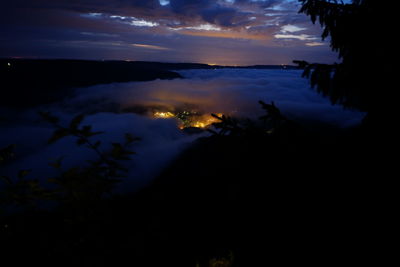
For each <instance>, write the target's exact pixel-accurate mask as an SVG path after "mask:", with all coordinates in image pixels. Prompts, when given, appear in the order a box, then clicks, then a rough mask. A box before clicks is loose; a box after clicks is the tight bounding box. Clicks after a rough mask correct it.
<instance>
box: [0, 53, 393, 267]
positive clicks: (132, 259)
mask: <svg viewBox="0 0 400 267" xmlns="http://www.w3.org/2000/svg"><path fill="white" fill-rule="evenodd" d="M42 63H43V66H42V67H40V68H39V67H38V66H37V65H35V64H39V63H38V62H36V63H34V64H33V63H32V64H33V65H35V67H31V68H33V69H35V70H34V71H33V72H32V73H35V75H32V76H31V77H30V76H29V75H28V76H26V77H27V79H26V80H25V81H19V80H18V79H17V78H16V77H18V75H17V74H18V73H20V71H21V72H22V73H27V72H28V69H29V68H28V67H27V66H28V65H29V64H30V63H29V62H25V65H24V67H23V68H21V70H18V71H12V73H13V74H10V76H8V77H7V78H4V79H8V82H10V83H11V81H14V82H15V83H16V84H18V86H17V85H15V84H14V85H13V86H17V88H19V89H22V88H23V87H21V86H23V84H24V83H27V81H29V80H30V81H37V82H38V83H37V84H36V85H35V86H39V81H41V80H43V79H44V78H43V77H49V83H48V86H50V85H52V82H55V83H57V81H59V80H60V77H62V79H64V77H67V76H68V77H70V78H69V79H67V81H68V82H66V84H64V85H63V86H77V85H78V84H80V85H82V86H85V85H90V84H92V83H93V80H91V79H90V78H88V77H101V78H100V79H104V80H102V82H115V81H116V80H115V77H120V81H127V80H130V79H136V80H140V79H142V80H147V79H153V78H160V76H162V77H163V78H174V77H178V76H177V74H176V73H173V72H169V71H166V70H160V69H159V68H158V69H157V71H159V72H157V71H155V72H154V71H150V72H146V74H143V73H141V72H140V71H142V70H143V69H142V68H141V69H140V71H139V70H138V68H137V67H134V65H129V64H128V65H124V63H121V62H119V63H113V62H108V63H104V64H105V65H102V64H103V63H93V62H85V63H82V62H81V63H80V64H78V65H79V66H80V67H77V65H76V62H75V61H68V62H64V63H63V67H62V68H61V70H62V71H60V69H57V70H53V69H52V68H51V69H49V65H47V67H46V64H48V63H46V62H42ZM14 64H16V65H17V68H18V62H16V63H15V62H11V67H10V68H13V65H14ZM86 64H87V65H86ZM107 64H111V65H107ZM113 64H116V65H113ZM52 66H53V67H54V65H52ZM84 66H85V67H84ZM90 66H91V68H89V67H90ZM105 66H108V67H105ZM129 66H131V67H132V66H133V67H132V69H130V68H131V67H129ZM46 68H47V71H48V72H46V71H45V72H43V73H42V72H41V71H43V70H46ZM110 68H112V69H113V70H114V72H113V74H112V75H111V74H110V75H111V76H107V75H109V74H107V73H108V71H107V70H109V69H110ZM18 69H19V68H18ZM127 69H130V70H131V71H127ZM39 70H41V71H39ZM94 70H96V71H94ZM152 70H154V69H152ZM2 71H5V70H2ZM86 71H88V72H89V73H91V74H90V75H94V76H90V75H89V76H82V74H79V73H81V72H83V73H85V72H86ZM125 71H127V72H125ZM135 71H136V72H135ZM128 72H129V75H128ZM49 73H51V74H49ZM71 73H72V74H71ZM99 73H101V74H102V75H99ZM132 73H134V74H133V76H132ZM135 73H136V74H135ZM155 73H156V74H155ZM13 75H15V76H13ZM24 75H25V74H24ZM36 75H40V76H36ZM48 75H50V76H48ZM52 75H54V77H55V78H54V80H53V78H52ZM57 75H59V76H57ZM125 75H126V76H125ZM135 75H138V76H135ZM141 75H144V76H141ZM163 75H164V76H163ZM10 77H14V78H13V79H11V78H10ZM79 77H80V78H79ZM82 77H86V78H84V79H83V78H82ZM128 77H129V78H128ZM94 79H98V78H94ZM125 79H126V80H125ZM45 80H46V79H45ZM97 82H99V81H96V83H97ZM46 83H47V82H46ZM47 88H50V87H47ZM22 90H23V89H22ZM3 93H4V92H3ZM17 96H18V94H15V97H17ZM7 97H8V98H7V99H9V101H11V100H10V99H14V98H12V97H13V95H11V98H10V96H7ZM2 99H3V98H2ZM15 100H17V98H15ZM49 100H50V99H49ZM2 101H4V100H2ZM21 101H22V102H23V103H24V104H32V103H31V102H30V101H33V100H32V99H31V98H27V99H25V100H24V98H21ZM17 102H18V101H17ZM33 103H36V102H33ZM278 115H279V113H278ZM279 120H281V119H279ZM279 120H278V124H276V126H274V127H272V128H269V130H268V131H266V130H263V129H258V128H253V127H251V126H250V127H247V128H246V129H242V130H240V129H239V130H237V129H233V132H232V131H231V133H230V134H226V135H224V134H214V135H212V136H211V137H209V138H203V139H200V140H198V141H197V143H196V144H195V145H194V146H193V147H192V148H190V149H188V150H187V151H186V152H185V153H183V154H182V155H181V156H180V158H179V159H178V160H176V161H175V162H174V164H172V165H171V166H170V167H169V168H168V169H167V170H165V171H164V172H163V173H162V174H161V175H160V177H158V178H157V179H156V180H155V181H154V182H153V183H152V184H151V185H149V186H147V187H146V188H144V189H143V190H141V191H139V192H137V193H135V194H131V195H122V196H121V195H111V196H107V197H105V198H103V199H101V200H98V201H80V200H76V201H69V202H63V203H61V204H60V205H58V206H57V207H56V208H53V209H47V210H46V209H35V208H32V207H25V208H21V209H20V210H19V212H16V213H15V212H14V213H12V214H7V215H5V214H4V215H1V216H0V245H1V249H0V253H1V254H0V255H1V258H0V259H1V261H2V262H3V263H5V264H6V263H8V265H10V266H11V265H12V266H24V265H33V264H38V265H39V266H96V267H97V266H128V265H129V266H140V267H142V266H213V267H216V266H268V265H272V266H284V265H300V264H302V265H307V266H309V265H312V266H325V265H333V264H335V265H342V264H351V265H356V264H360V263H366V262H368V263H369V264H376V265H378V264H379V265H382V264H384V262H385V260H387V257H386V255H387V254H390V253H392V252H393V250H394V247H392V246H390V245H388V244H389V243H391V242H386V241H385V239H386V238H389V239H391V236H392V235H393V234H392V233H391V232H390V230H389V228H388V227H387V226H388V224H390V222H392V221H393V218H394V217H395V216H396V215H397V214H396V213H397V208H396V207H395V206H396V205H395V204H394V203H396V201H395V197H396V194H395V193H393V192H392V190H393V191H396V188H397V187H393V185H392V183H393V179H394V178H395V177H394V175H393V174H391V173H390V171H391V170H392V168H391V167H392V166H393V161H394V160H395V159H396V158H395V157H392V156H389V154H390V153H389V151H390V150H393V148H392V146H391V145H392V143H391V139H387V138H386V139H385V137H387V135H386V133H385V132H380V131H379V130H377V129H376V128H373V129H371V128H368V127H365V126H361V127H359V128H355V129H347V130H343V129H332V128H324V127H322V126H321V125H318V127H317V125H312V124H308V125H306V126H303V125H298V124H296V123H293V122H287V121H285V120H283V122H282V121H279ZM71 127H72V126H71ZM271 130H272V132H271ZM0 156H2V155H0ZM0 163H1V161H0ZM389 189H391V190H389ZM89 190H90V188H89ZM20 193H21V194H22V195H23V193H24V192H20ZM12 197H16V198H18V197H19V196H18V195H17V196H12ZM0 199H1V198H0ZM392 217H393V218H392Z"/></svg>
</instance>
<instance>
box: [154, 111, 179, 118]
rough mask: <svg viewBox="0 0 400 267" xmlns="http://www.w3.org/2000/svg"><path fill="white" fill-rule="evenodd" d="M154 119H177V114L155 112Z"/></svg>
mask: <svg viewBox="0 0 400 267" xmlns="http://www.w3.org/2000/svg"><path fill="white" fill-rule="evenodd" d="M154 117H155V118H161V119H168V118H173V117H175V114H174V113H172V112H169V111H167V112H154Z"/></svg>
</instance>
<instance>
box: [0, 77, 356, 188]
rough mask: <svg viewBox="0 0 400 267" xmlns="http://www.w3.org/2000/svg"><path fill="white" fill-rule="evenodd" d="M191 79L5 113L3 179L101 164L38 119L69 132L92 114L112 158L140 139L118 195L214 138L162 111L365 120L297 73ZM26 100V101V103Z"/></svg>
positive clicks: (100, 88)
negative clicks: (114, 147)
mask: <svg viewBox="0 0 400 267" xmlns="http://www.w3.org/2000/svg"><path fill="white" fill-rule="evenodd" d="M179 73H180V74H181V75H182V76H184V77H185V79H175V80H155V81H149V82H129V83H114V84H106V85H97V86H92V87H88V88H77V89H75V90H74V93H73V94H72V95H71V96H69V97H68V98H66V99H65V100H64V101H62V102H59V103H53V104H51V105H46V106H42V107H37V108H34V109H28V110H11V109H8V110H5V109H2V110H1V113H2V114H1V115H0V117H1V119H0V125H1V129H2V130H1V132H0V147H5V146H6V145H9V144H16V156H17V158H16V160H15V161H14V163H12V164H10V165H8V166H6V167H4V168H3V170H2V171H1V173H0V174H6V175H10V176H15V175H16V173H17V172H18V170H21V169H29V170H31V174H30V177H32V178H38V179H43V180H45V179H46V178H49V177H51V176H53V175H56V174H57V172H56V170H54V169H53V168H51V167H49V165H48V163H49V162H51V161H53V160H55V159H57V158H59V157H61V156H63V166H64V168H65V169H67V168H69V167H72V166H76V165H79V164H84V163H85V160H88V159H93V158H95V157H96V155H95V153H94V152H93V151H90V150H89V149H87V148H85V147H78V146H76V145H75V139H73V138H65V139H62V140H60V141H58V142H56V143H54V144H48V143H47V140H48V138H49V137H50V136H51V134H52V132H53V130H54V129H53V128H52V127H51V126H50V125H49V124H48V123H46V122H43V120H41V118H40V117H39V116H38V114H37V111H39V110H40V111H49V112H51V113H52V114H53V115H55V116H57V117H59V118H60V119H61V123H62V124H65V125H67V124H68V122H69V120H70V119H71V118H73V117H74V116H76V115H78V114H82V113H84V114H86V117H85V119H84V121H83V123H82V124H83V125H92V127H93V130H95V131H104V132H105V133H104V134H102V135H98V136H95V137H94V138H93V139H94V140H101V141H102V143H103V145H102V148H103V149H105V150H107V148H109V147H110V143H111V142H123V136H124V134H125V133H131V134H132V135H134V136H137V137H140V138H141V141H140V142H138V143H136V144H134V145H133V146H132V150H134V151H135V152H136V153H137V154H136V155H134V156H133V160H132V161H130V162H129V164H128V165H127V166H128V168H129V170H130V172H129V177H128V178H126V179H125V180H124V182H122V183H121V185H120V186H119V190H122V191H133V190H135V189H137V188H139V187H141V186H143V185H145V184H147V183H149V181H151V179H153V178H154V177H155V176H157V175H158V174H159V173H160V172H161V171H162V170H163V168H165V167H166V166H167V165H168V164H169V163H170V162H171V161H173V160H174V159H175V158H176V157H177V156H178V155H179V153H181V152H182V151H183V150H184V149H185V148H187V147H188V146H190V144H191V143H193V141H195V140H196V139H197V138H199V137H201V136H207V135H208V133H207V132H202V133H197V134H188V133H186V132H185V131H182V130H180V129H179V128H178V127H177V126H178V123H177V120H176V119H175V118H156V117H154V116H152V114H153V113H154V112H155V111H168V112H172V113H173V112H175V111H176V110H181V111H182V110H185V109H187V110H196V112H198V113H199V114H209V113H223V114H229V115H232V116H238V117H250V118H257V117H258V116H259V115H260V114H262V109H261V108H260V106H259V104H258V101H259V100H263V101H264V102H267V103H269V102H271V101H274V102H275V104H276V106H277V107H278V108H280V109H281V111H282V112H283V113H284V114H285V115H286V116H287V117H289V118H291V119H294V120H299V121H315V122H322V123H326V124H329V125H332V126H336V127H341V128H344V127H351V126H355V125H357V124H359V123H360V121H361V119H362V117H363V115H364V114H362V113H359V112H355V111H350V110H343V109H342V108H341V107H340V106H333V105H331V103H330V102H329V100H328V99H325V98H323V97H321V96H320V95H318V94H317V93H316V92H315V91H314V90H312V89H310V85H309V82H308V81H307V80H306V79H303V78H301V71H298V70H254V69H218V70H185V71H179ZM21 97H23V96H21Z"/></svg>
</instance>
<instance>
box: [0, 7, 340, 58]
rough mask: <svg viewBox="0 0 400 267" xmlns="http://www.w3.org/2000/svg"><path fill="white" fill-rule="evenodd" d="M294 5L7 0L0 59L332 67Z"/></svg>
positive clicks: (325, 48)
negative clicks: (305, 62) (326, 64)
mask: <svg viewBox="0 0 400 267" xmlns="http://www.w3.org/2000/svg"><path fill="white" fill-rule="evenodd" d="M299 8H300V4H299V3H298V1H297V0H214V1H211V0H169V1H168V0H57V1H55V0H34V1H32V0H13V1H6V2H5V3H2V7H1V11H0V38H1V42H0V57H22V58H67V59H94V60H102V59H105V60H111V59H115V60H141V61H142V60H143V61H162V62H199V63H208V64H221V65H254V64H289V63H291V62H292V60H294V59H304V60H308V61H317V62H334V61H337V56H336V55H335V54H334V53H332V52H330V48H329V44H328V42H324V43H323V42H321V38H320V35H321V28H320V27H319V26H318V25H317V26H315V25H313V24H312V23H311V21H310V19H309V18H308V17H306V16H305V15H303V14H298V10H299Z"/></svg>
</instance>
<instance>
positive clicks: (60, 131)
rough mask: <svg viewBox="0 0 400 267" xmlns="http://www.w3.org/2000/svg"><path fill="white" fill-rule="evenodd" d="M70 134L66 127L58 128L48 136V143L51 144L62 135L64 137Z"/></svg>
mask: <svg viewBox="0 0 400 267" xmlns="http://www.w3.org/2000/svg"><path fill="white" fill-rule="evenodd" d="M68 135H70V131H69V130H68V129H65V128H59V129H57V130H55V131H54V133H53V135H52V136H51V137H50V139H49V140H48V143H49V144H52V143H54V142H56V141H58V140H60V139H61V138H63V137H66V136H68Z"/></svg>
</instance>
